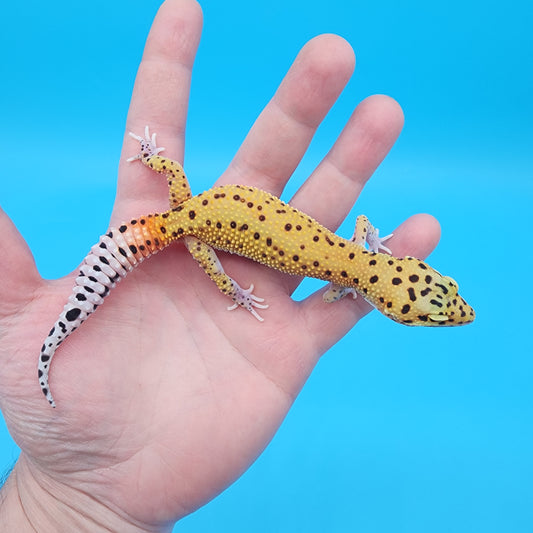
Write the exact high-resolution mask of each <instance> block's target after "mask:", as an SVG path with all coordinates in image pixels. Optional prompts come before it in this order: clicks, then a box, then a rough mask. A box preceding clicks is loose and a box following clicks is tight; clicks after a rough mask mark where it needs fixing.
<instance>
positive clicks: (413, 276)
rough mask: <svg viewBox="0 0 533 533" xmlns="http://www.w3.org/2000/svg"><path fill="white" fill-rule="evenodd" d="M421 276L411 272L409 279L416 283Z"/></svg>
mask: <svg viewBox="0 0 533 533" xmlns="http://www.w3.org/2000/svg"><path fill="white" fill-rule="evenodd" d="M419 279H420V278H419V277H418V276H417V275H416V274H411V275H410V276H409V281H410V282H412V283H416V282H417V281H418V280H419Z"/></svg>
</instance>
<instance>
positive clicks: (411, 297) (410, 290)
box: [407, 287, 416, 302]
mask: <svg viewBox="0 0 533 533" xmlns="http://www.w3.org/2000/svg"><path fill="white" fill-rule="evenodd" d="M407 292H408V293H409V300H411V301H412V302H415V301H416V294H415V290H414V289H413V287H409V288H408V289H407Z"/></svg>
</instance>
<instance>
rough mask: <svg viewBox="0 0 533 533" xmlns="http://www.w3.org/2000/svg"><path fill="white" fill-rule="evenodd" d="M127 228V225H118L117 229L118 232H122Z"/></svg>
mask: <svg viewBox="0 0 533 533" xmlns="http://www.w3.org/2000/svg"><path fill="white" fill-rule="evenodd" d="M127 229H128V226H124V225H123V226H120V228H118V231H120V233H124V232H125V231H126V230H127Z"/></svg>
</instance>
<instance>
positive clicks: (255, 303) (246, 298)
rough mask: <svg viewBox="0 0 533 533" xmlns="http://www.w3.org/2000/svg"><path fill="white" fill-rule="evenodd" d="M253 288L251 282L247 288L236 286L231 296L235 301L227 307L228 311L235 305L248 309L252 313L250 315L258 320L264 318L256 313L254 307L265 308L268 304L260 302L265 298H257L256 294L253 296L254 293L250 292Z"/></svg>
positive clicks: (234, 307)
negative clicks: (233, 294)
mask: <svg viewBox="0 0 533 533" xmlns="http://www.w3.org/2000/svg"><path fill="white" fill-rule="evenodd" d="M253 290H254V285H253V283H252V284H251V285H250V287H249V288H248V289H242V288H241V287H238V289H237V291H236V293H235V296H233V300H234V301H235V303H234V304H233V305H230V306H229V307H228V311H233V310H234V309H237V307H244V308H245V309H246V310H247V311H250V313H252V315H253V316H254V317H255V318H257V320H259V322H263V320H264V318H262V317H261V316H260V315H259V314H258V313H257V311H256V310H255V309H254V307H257V308H258V309H267V308H268V305H264V304H262V303H261V302H264V301H265V299H264V298H259V297H258V296H255V294H252V293H253Z"/></svg>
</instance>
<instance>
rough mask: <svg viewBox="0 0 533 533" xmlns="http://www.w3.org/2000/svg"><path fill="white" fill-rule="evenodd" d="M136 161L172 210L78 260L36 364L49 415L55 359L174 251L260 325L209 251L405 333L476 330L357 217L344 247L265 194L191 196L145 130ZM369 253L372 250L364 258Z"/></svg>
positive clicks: (235, 189) (116, 234)
mask: <svg viewBox="0 0 533 533" xmlns="http://www.w3.org/2000/svg"><path fill="white" fill-rule="evenodd" d="M134 137H135V138H136V139H137V140H139V142H140V143H141V152H140V153H139V154H138V155H137V156H135V157H133V158H130V160H136V159H139V160H141V161H142V162H143V163H144V164H145V165H146V166H148V167H150V168H152V169H153V170H155V171H156V172H159V173H161V174H164V175H166V176H167V179H168V183H169V202H170V210H169V211H167V212H165V213H161V214H153V215H146V216H141V217H138V218H136V219H133V220H131V221H130V222H128V223H125V224H123V225H121V226H120V227H118V228H110V230H109V232H108V233H107V234H106V235H104V236H102V237H101V238H100V241H99V242H98V243H97V244H95V245H94V246H93V248H92V249H91V252H90V253H89V255H88V256H87V257H86V258H85V260H84V262H83V264H82V267H81V270H80V275H79V276H78V278H77V279H76V285H75V287H74V290H73V293H72V295H71V296H70V298H69V300H68V302H67V304H66V305H65V308H64V310H63V312H62V313H61V315H60V317H59V319H58V320H57V321H56V323H55V325H54V327H53V328H52V330H51V331H50V333H49V335H48V337H47V339H46V340H45V342H44V344H43V347H42V349H41V354H40V357H39V382H40V385H41V389H42V390H43V393H44V394H45V395H46V397H47V399H48V401H49V402H50V404H51V405H55V404H54V401H53V398H52V396H51V394H50V390H49V386H48V372H49V369H50V362H51V359H52V356H53V355H54V353H55V350H56V349H57V347H58V346H59V344H60V343H61V342H63V340H64V339H65V338H66V337H67V336H68V335H69V334H70V333H71V332H72V331H73V330H74V329H76V328H77V327H78V326H79V325H80V324H81V323H82V322H83V321H84V320H85V319H86V318H87V317H88V316H89V315H90V314H91V313H92V312H93V311H94V310H95V309H96V307H97V306H98V305H100V304H101V303H102V302H103V298H104V297H105V296H106V295H107V293H108V292H109V289H110V288H112V287H113V286H114V285H115V283H116V282H117V281H119V280H120V279H121V278H122V277H124V276H125V275H126V274H127V273H128V272H129V271H131V270H132V269H133V268H134V267H135V266H137V264H139V263H140V262H141V261H143V260H144V259H145V258H147V257H149V256H151V255H152V254H154V253H156V252H157V251H159V250H161V249H163V248H165V247H166V246H168V245H169V244H171V243H172V242H174V241H178V240H183V241H184V243H185V245H186V247H187V249H188V250H189V251H190V252H191V254H192V255H193V257H194V258H195V259H196V260H197V261H198V263H199V264H200V266H201V267H202V268H203V269H204V270H205V271H206V273H207V274H208V275H209V277H210V278H211V279H212V280H213V281H214V282H215V283H216V285H217V286H218V288H219V289H220V290H221V291H222V292H223V293H225V294H227V295H228V296H229V297H230V298H231V299H232V300H233V302H234V305H233V306H232V307H230V308H229V309H234V308H236V307H238V306H240V307H244V308H245V309H247V310H248V311H250V312H251V313H252V314H253V315H254V316H255V317H256V318H257V319H259V320H262V318H261V317H260V316H259V315H258V313H257V311H256V310H255V309H256V308H259V309H264V308H266V307H267V306H266V305H263V304H262V303H261V302H262V301H263V299H262V298H258V297H257V296H255V295H254V294H253V292H252V291H253V286H252V287H250V288H249V289H242V288H241V287H240V286H239V284H238V283H237V282H236V281H235V280H233V279H232V278H230V277H229V276H228V275H227V274H226V273H225V272H224V269H223V268H222V265H221V264H220V261H219V260H218V258H217V256H216V252H215V250H214V249H218V250H225V251H228V252H231V253H235V254H239V255H242V256H244V257H247V258H249V259H252V260H254V261H257V262H259V263H262V264H264V265H266V266H268V267H271V268H275V269H277V270H279V271H281V272H285V273H287V274H292V275H299V276H308V277H313V278H318V279H322V280H326V281H329V282H330V283H331V285H330V286H329V288H328V290H327V291H326V293H325V295H324V300H325V301H326V302H333V301H335V300H338V299H340V298H342V297H343V296H345V295H346V294H348V293H351V294H353V295H354V297H355V295H356V294H360V295H361V296H362V297H363V298H365V300H367V301H368V302H370V303H371V304H372V305H374V307H376V308H377V309H378V310H379V311H381V312H382V313H383V314H384V315H386V316H388V317H389V318H391V319H393V320H395V321H397V322H400V323H403V324H407V325H419V326H456V325H461V324H467V323H469V322H472V321H473V320H474V317H475V314H474V311H473V309H472V308H471V307H470V306H469V305H468V304H467V303H466V302H465V300H464V299H463V298H462V297H461V296H459V294H458V292H457V291H458V287H457V284H456V283H455V281H454V280H453V279H451V278H449V277H447V276H442V275H441V274H440V273H439V272H437V271H436V270H434V269H433V268H432V267H430V266H429V265H428V264H426V263H425V262H423V261H421V260H419V259H416V258H414V257H404V258H396V257H392V256H390V255H387V254H385V253H380V252H379V251H378V250H379V249H383V250H385V251H388V249H387V248H386V247H385V246H384V245H383V242H384V241H385V240H386V239H387V238H388V237H385V238H379V234H378V231H377V230H376V229H375V228H374V227H373V226H372V225H371V224H370V222H369V221H368V219H367V218H366V217H364V216H361V217H358V219H357V224H356V231H355V234H354V237H353V238H352V239H351V240H347V239H343V238H342V237H339V236H338V235H336V234H334V233H333V232H331V231H329V230H328V229H327V228H325V227H324V226H322V225H320V224H319V223H318V222H316V221H315V220H313V219H312V218H311V217H309V216H308V215H306V214H305V213H302V212H301V211H299V210H297V209H295V208H293V207H291V206H290V205H288V204H287V203H285V202H283V201H282V200H280V199H279V198H277V197H275V196H273V195H271V194H270V193H268V192H265V191H262V190H259V189H256V188H254V187H247V186H242V185H225V186H221V187H214V188H212V189H210V190H208V191H206V192H203V193H201V194H199V195H197V196H194V197H193V196H192V195H191V191H190V187H189V184H188V182H187V179H186V177H185V174H184V172H183V169H182V168H181V166H180V165H179V163H177V162H175V161H172V160H170V159H168V158H164V157H161V156H160V155H158V154H159V152H160V151H161V150H162V149H161V148H157V147H156V145H155V135H153V136H152V137H150V136H149V134H148V128H147V130H146V134H145V137H144V138H142V137H138V136H134ZM365 244H368V245H369V248H370V249H369V250H367V249H366V248H365Z"/></svg>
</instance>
